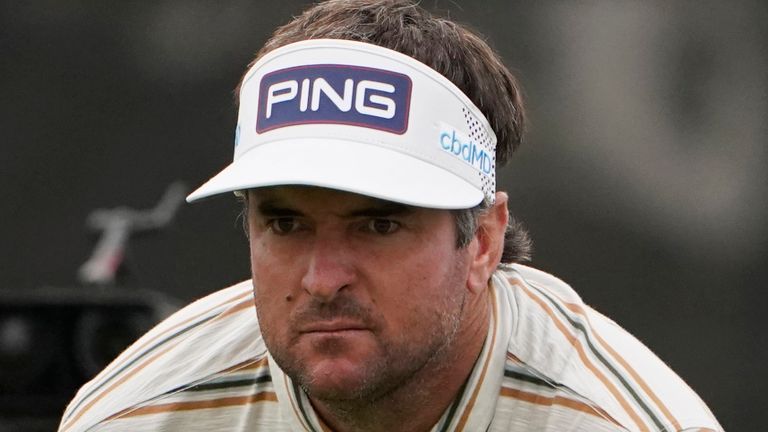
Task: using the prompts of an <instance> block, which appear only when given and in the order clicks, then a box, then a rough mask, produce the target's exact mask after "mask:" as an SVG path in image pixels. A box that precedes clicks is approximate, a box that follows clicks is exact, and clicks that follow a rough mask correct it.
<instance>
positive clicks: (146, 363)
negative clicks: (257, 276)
mask: <svg viewBox="0 0 768 432" xmlns="http://www.w3.org/2000/svg"><path fill="white" fill-rule="evenodd" d="M251 304H253V299H250V300H246V301H244V302H242V303H240V304H238V305H235V307H234V308H232V309H237V310H243V309H246V308H247V307H248V306H250V305H251ZM221 316H223V314H222V315H220V316H219V317H217V318H220V317H221ZM174 342H175V343H174V344H173V345H170V346H169V347H167V348H165V349H164V350H162V351H160V352H158V353H157V354H155V355H154V356H152V357H150V358H148V359H147V360H145V361H144V362H143V363H141V364H140V365H138V366H136V367H135V368H133V369H131V370H130V371H129V372H128V373H126V374H125V375H123V376H121V377H120V379H118V380H117V381H115V382H113V383H112V384H111V385H110V386H109V387H107V388H106V389H105V390H104V391H102V392H100V393H99V394H98V395H97V396H96V397H94V398H93V399H92V400H91V401H90V402H88V403H87V404H86V405H85V406H83V407H82V408H81V409H80V411H78V412H77V414H76V415H74V416H73V417H72V418H71V419H70V420H69V421H67V423H66V424H65V425H64V426H63V427H62V431H66V430H67V429H69V428H71V427H72V425H73V424H75V422H77V420H79V419H80V418H81V417H82V416H83V414H85V413H86V412H87V411H88V410H89V409H91V408H92V407H93V405H95V404H96V403H97V402H98V401H100V400H101V399H103V398H104V397H105V396H107V395H108V394H109V393H110V392H111V391H112V390H114V389H115V388H117V387H118V386H120V385H121V384H123V383H124V382H125V381H127V380H128V379H129V378H131V377H133V376H134V375H136V374H137V373H138V372H140V371H141V370H142V369H144V368H145V367H147V366H149V365H150V364H152V363H154V362H155V360H157V359H158V358H160V357H161V356H163V355H164V354H165V353H167V352H168V351H170V350H172V349H173V348H175V347H176V346H177V345H178V344H179V343H180V342H181V341H174Z"/></svg>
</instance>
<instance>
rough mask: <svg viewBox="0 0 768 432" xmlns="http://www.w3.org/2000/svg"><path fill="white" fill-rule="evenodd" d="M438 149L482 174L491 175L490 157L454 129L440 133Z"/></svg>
mask: <svg viewBox="0 0 768 432" xmlns="http://www.w3.org/2000/svg"><path fill="white" fill-rule="evenodd" d="M440 147H441V148H442V149H443V150H445V151H447V152H449V153H451V154H453V155H454V156H456V157H458V158H460V159H462V160H463V161H464V162H466V163H468V164H470V165H472V166H473V167H474V168H475V169H477V170H478V171H480V172H482V173H483V174H485V175H492V174H493V161H492V160H491V156H492V155H490V154H489V153H488V152H487V151H486V150H484V149H482V148H481V147H479V146H478V145H477V144H476V143H475V142H474V141H472V140H471V139H470V138H469V137H468V136H466V135H464V134H462V133H460V132H457V131H456V130H455V129H453V130H451V131H450V132H445V131H443V132H442V133H440Z"/></svg>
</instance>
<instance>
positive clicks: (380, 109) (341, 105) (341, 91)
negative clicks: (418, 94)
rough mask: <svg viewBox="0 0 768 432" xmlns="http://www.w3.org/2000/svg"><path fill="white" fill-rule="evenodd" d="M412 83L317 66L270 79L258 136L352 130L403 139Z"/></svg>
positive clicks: (378, 72) (262, 90)
mask: <svg viewBox="0 0 768 432" xmlns="http://www.w3.org/2000/svg"><path fill="white" fill-rule="evenodd" d="M410 98H411V79H410V78H408V76H406V75H403V74H400V73H396V72H390V71H385V70H382V69H373V68H367V67H359V66H348V65H311V66H300V67H294V68H289V69H281V70H277V71H274V72H271V73H269V74H267V75H265V76H264V77H263V78H262V80H261V83H260V85H259V112H258V117H257V118H256V132H259V133H261V132H266V131H268V130H271V129H276V128H280V127H285V126H293V125H300V124H322V123H330V124H347V125H354V126H361V127H368V128H373V129H379V130H384V131H387V132H392V133H396V134H403V133H405V131H406V130H407V129H408V111H409V109H410Z"/></svg>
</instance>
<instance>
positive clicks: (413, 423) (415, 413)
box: [311, 292, 490, 432]
mask: <svg viewBox="0 0 768 432" xmlns="http://www.w3.org/2000/svg"><path fill="white" fill-rule="evenodd" d="M468 301H469V302H470V303H472V304H467V305H466V307H465V309H464V310H465V311H470V312H468V313H467V315H466V316H463V317H462V321H461V326H460V328H459V330H458V332H457V334H456V337H455V338H454V339H453V341H452V343H451V344H450V345H449V346H447V347H446V349H445V350H443V351H442V352H441V353H440V354H439V355H436V356H434V357H433V358H432V359H430V361H429V362H428V363H427V364H426V365H425V366H424V367H423V368H422V369H421V370H419V371H418V372H417V373H415V374H414V375H413V376H412V377H411V378H409V379H408V380H407V381H406V382H405V383H403V384H402V385H401V386H399V387H398V388H397V389H395V390H393V391H391V392H390V393H388V394H386V395H383V396H381V397H379V398H377V399H376V400H374V401H370V400H364V401H363V400H359V401H356V400H353V401H337V400H334V401H325V400H320V399H315V398H312V399H311V401H312V405H313V407H314V408H315V411H316V412H317V414H318V415H319V416H320V418H321V419H322V420H323V421H324V422H325V424H326V425H327V426H329V427H330V428H331V429H332V430H333V431H335V432H348V431H369V432H378V431H392V430H397V431H402V432H422V431H429V430H430V429H431V428H432V427H433V426H434V425H435V424H436V423H437V422H438V421H439V420H440V418H441V417H442V415H443V413H444V412H445V411H446V410H447V409H448V407H449V406H450V405H451V403H452V402H453V401H454V399H455V398H456V397H457V396H458V394H459V392H460V391H461V388H462V386H463V385H464V383H465V382H466V381H467V379H468V378H469V375H470V374H471V373H472V369H473V367H474V365H475V362H476V361H477V358H478V357H479V356H480V352H481V351H482V349H483V343H484V341H485V338H486V335H487V333H488V323H489V320H490V318H489V313H490V309H489V302H490V298H489V296H488V295H487V292H484V294H483V295H479V296H471V297H469V298H468Z"/></svg>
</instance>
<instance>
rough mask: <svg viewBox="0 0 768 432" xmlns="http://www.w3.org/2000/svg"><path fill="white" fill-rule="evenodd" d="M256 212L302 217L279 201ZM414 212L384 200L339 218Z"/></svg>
mask: <svg viewBox="0 0 768 432" xmlns="http://www.w3.org/2000/svg"><path fill="white" fill-rule="evenodd" d="M256 210H257V211H258V212H259V213H260V214H262V215H265V216H272V217H290V216H303V215H304V213H302V212H301V211H299V210H296V209H294V208H291V207H290V206H289V205H285V204H281V203H280V200H277V199H274V200H266V201H263V202H260V203H259V204H258V205H257V206H256ZM413 212H414V207H412V206H408V205H405V204H399V203H395V202H390V201H384V200H375V201H374V202H373V203H372V204H371V205H369V206H366V207H362V208H359V209H355V210H352V211H349V212H347V213H342V214H341V217H345V218H355V217H361V216H367V217H374V218H377V217H390V216H405V215H408V214H410V213H413Z"/></svg>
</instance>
